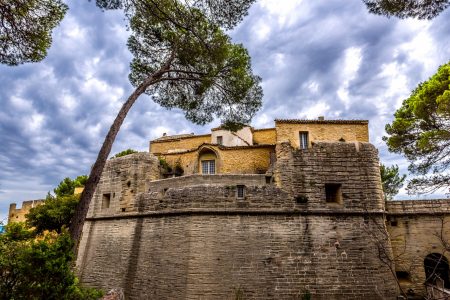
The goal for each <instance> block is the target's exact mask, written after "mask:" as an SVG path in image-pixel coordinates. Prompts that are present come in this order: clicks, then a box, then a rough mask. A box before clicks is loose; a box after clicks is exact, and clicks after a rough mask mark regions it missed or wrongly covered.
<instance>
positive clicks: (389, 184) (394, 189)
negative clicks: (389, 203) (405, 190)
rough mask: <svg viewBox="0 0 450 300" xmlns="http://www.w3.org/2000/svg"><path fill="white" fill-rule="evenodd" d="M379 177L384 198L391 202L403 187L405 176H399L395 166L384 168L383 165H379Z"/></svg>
mask: <svg viewBox="0 0 450 300" xmlns="http://www.w3.org/2000/svg"><path fill="white" fill-rule="evenodd" d="M380 175H381V184H382V186H383V193H384V197H385V199H386V200H392V199H393V198H394V196H395V195H397V194H398V191H399V190H400V189H401V187H402V186H403V182H404V181H405V178H406V175H402V176H400V174H399V173H398V166H397V165H393V166H391V167H386V166H385V165H383V164H381V165H380Z"/></svg>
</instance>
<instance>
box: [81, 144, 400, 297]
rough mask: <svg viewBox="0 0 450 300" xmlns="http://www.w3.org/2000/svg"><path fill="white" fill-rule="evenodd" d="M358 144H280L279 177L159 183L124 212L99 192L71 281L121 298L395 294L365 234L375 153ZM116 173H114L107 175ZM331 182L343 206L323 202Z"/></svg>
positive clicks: (375, 209)
mask: <svg viewBox="0 0 450 300" xmlns="http://www.w3.org/2000/svg"><path fill="white" fill-rule="evenodd" d="M357 146H358V148H356V147H355V145H354V144H348V143H336V144H326V143H325V144H323V145H321V146H320V145H318V148H313V149H308V150H309V151H308V154H306V155H305V153H298V151H296V150H293V149H292V148H291V147H290V146H289V145H284V144H280V145H278V149H277V150H278V152H280V153H279V155H278V163H279V164H280V166H279V167H277V168H278V171H277V172H278V173H277V174H276V175H277V180H278V181H277V185H274V184H266V183H265V180H264V179H265V176H257V175H253V176H252V175H250V176H247V175H241V176H231V175H218V176H212V177H210V176H204V177H200V176H199V175H196V176H187V177H185V178H173V179H168V180H159V181H157V182H152V183H148V184H146V186H145V188H147V189H148V192H146V193H142V194H139V195H138V196H137V197H136V198H135V199H136V200H135V201H129V202H128V203H129V204H130V205H129V206H127V210H126V211H125V212H122V211H121V210H120V209H101V207H100V204H99V202H100V198H98V197H97V198H96V200H95V201H94V207H100V209H95V210H93V211H92V213H91V214H90V215H89V217H88V219H87V221H86V223H85V227H84V231H83V238H82V241H81V244H80V252H79V256H78V258H77V266H78V268H79V273H80V278H81V280H82V282H84V283H85V284H88V285H91V286H96V287H100V288H103V289H105V290H108V289H110V288H113V287H114V288H117V287H120V288H123V289H124V290H125V294H126V297H127V298H128V299H235V297H236V296H237V295H243V296H244V298H245V299H301V297H302V295H304V294H305V293H307V292H309V293H311V294H312V296H313V299H381V298H384V299H395V296H396V295H397V289H396V283H395V280H394V277H393V276H392V274H391V273H390V272H389V268H388V266H387V265H385V264H383V263H381V262H380V260H379V258H378V252H377V249H376V247H374V244H373V243H372V236H371V234H372V231H370V227H371V226H372V223H373V222H374V221H380V220H381V221H382V222H381V223H382V224H384V222H383V220H384V219H383V211H382V203H379V202H380V201H379V199H381V188H380V187H379V186H380V182H379V176H378V177H376V176H375V175H374V174H375V173H374V170H373V168H374V166H375V165H377V163H378V161H377V159H376V150H375V149H374V148H373V147H372V146H370V145H365V144H361V145H359V144H358V145H357ZM325 148H327V149H328V152H327V151H325V150H324V149H325ZM339 151H340V152H342V153H341V154H339ZM314 159H315V163H314ZM374 159H375V161H373V160H374ZM114 165H116V164H114ZM117 165H119V164H117ZM126 165H128V168H130V170H135V167H133V164H130V163H128V164H125V163H124V164H123V165H122V167H120V168H118V167H117V166H116V167H115V168H116V169H117V168H118V169H119V170H121V171H120V172H119V173H122V172H128V173H130V174H131V173H132V172H130V171H126ZM151 166H153V161H152V160H149V161H148V168H150V169H152V168H151ZM282 168H286V174H285V175H283V174H281V172H280V170H281V169H282ZM113 169H114V168H113V167H112V166H109V167H108V168H107V169H106V170H107V172H112V170H113ZM108 170H111V171H108ZM318 170H322V171H321V172H319V173H318V174H316V176H314V174H313V173H312V172H316V171H318ZM353 172H354V173H355V174H353ZM138 173H139V172H138ZM333 174H334V176H333ZM221 176H222V179H223V180H222V181H221V180H218V179H217V178H219V177H221ZM114 177H115V178H117V179H116V181H118V180H119V178H121V177H120V176H119V175H115V176H111V175H108V176H106V177H105V178H114ZM196 177H197V180H195V178H196ZM347 177H348V178H349V179H346V178H347ZM263 178H264V179H263ZM209 179H211V181H210V182H208V180H209ZM109 180H111V179H109ZM330 180H331V181H332V182H336V181H338V182H340V183H342V192H343V194H345V197H344V198H343V200H344V202H343V204H342V206H340V207H333V206H332V205H329V204H327V203H326V202H325V199H324V195H323V193H324V191H323V185H324V183H326V182H329V181H330ZM333 180H334V181H333ZM116 181H114V180H112V182H116ZM121 181H122V182H126V180H125V181H123V180H121ZM368 181H373V182H368ZM107 182H108V181H107V180H106V181H102V185H101V186H100V187H99V189H100V190H103V189H104V187H103V185H105V184H106V183H107ZM242 183H243V184H244V185H245V190H244V191H245V193H244V197H243V198H238V197H237V186H236V185H238V184H242ZM111 186H117V184H116V185H114V184H113V185H111ZM106 190H108V191H110V190H111V189H106ZM298 195H306V196H307V197H308V201H307V202H306V203H304V202H302V201H298V197H297V196H298ZM371 202H374V203H375V204H372V205H371V204H370V203H371ZM368 216H370V217H368ZM385 246H386V248H387V249H388V251H389V250H390V245H389V244H386V245H385Z"/></svg>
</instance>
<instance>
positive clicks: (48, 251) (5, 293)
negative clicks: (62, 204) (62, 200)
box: [0, 222, 102, 300]
mask: <svg viewBox="0 0 450 300" xmlns="http://www.w3.org/2000/svg"><path fill="white" fill-rule="evenodd" d="M72 244H73V243H72V241H71V239H70V236H69V235H68V234H67V232H63V233H61V234H56V233H54V232H50V233H47V234H45V235H36V234H35V232H34V231H33V230H31V229H29V228H27V227H25V226H24V224H23V223H14V222H13V223H11V224H8V225H7V227H6V232H5V233H4V234H2V235H0V299H36V300H38V299H49V300H51V299H55V300H56V299H73V300H77V299H79V300H88V299H92V300H94V299H98V298H99V297H100V296H101V294H102V293H101V292H100V291H97V290H93V289H89V288H83V287H81V286H80V285H79V282H78V279H77V278H76V277H75V274H74V272H73V270H72V262H73V258H74V256H73V252H72V251H71V250H72Z"/></svg>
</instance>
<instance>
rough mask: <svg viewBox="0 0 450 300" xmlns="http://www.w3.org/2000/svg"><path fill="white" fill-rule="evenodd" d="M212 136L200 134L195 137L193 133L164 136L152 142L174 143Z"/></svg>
mask: <svg viewBox="0 0 450 300" xmlns="http://www.w3.org/2000/svg"><path fill="white" fill-rule="evenodd" d="M210 135H211V134H199V135H195V134H193V133H189V134H177V135H167V136H162V137H160V138H157V139H154V140H152V141H151V142H152V143H153V142H167V141H174V140H181V139H187V138H192V137H202V136H210Z"/></svg>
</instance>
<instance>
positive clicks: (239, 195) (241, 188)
mask: <svg viewBox="0 0 450 300" xmlns="http://www.w3.org/2000/svg"><path fill="white" fill-rule="evenodd" d="M244 197H245V185H238V186H237V193H236V198H238V199H244Z"/></svg>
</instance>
